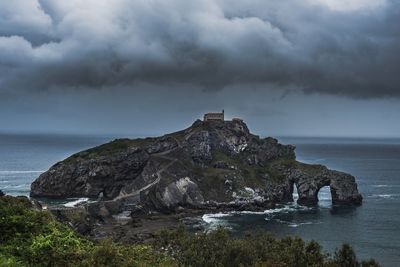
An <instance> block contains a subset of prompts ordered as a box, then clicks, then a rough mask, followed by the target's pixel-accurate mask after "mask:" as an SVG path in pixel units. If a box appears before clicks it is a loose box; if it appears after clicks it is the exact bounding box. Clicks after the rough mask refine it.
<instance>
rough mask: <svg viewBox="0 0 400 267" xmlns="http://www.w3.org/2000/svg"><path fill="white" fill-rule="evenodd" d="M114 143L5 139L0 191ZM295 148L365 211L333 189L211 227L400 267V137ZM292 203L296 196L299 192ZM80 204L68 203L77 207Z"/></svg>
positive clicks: (226, 217) (23, 187)
mask: <svg viewBox="0 0 400 267" xmlns="http://www.w3.org/2000/svg"><path fill="white" fill-rule="evenodd" d="M112 139H114V137H109V136H108V137H107V136H77V135H39V134H38V135H16V134H0V190H2V191H3V192H5V193H7V194H10V195H14V196H17V195H25V196H28V195H29V190H30V184H31V182H32V181H33V180H34V179H35V178H37V177H38V176H39V175H40V174H41V173H42V172H44V171H46V170H47V169H48V168H49V167H50V166H52V165H53V164H55V163H56V162H58V161H60V160H63V159H65V158H66V157H68V156H69V155H71V154H73V153H76V152H78V151H81V150H83V149H87V148H90V147H93V146H96V145H99V144H102V143H104V142H107V141H111V140H112ZM278 139H279V141H280V142H281V143H284V144H293V145H295V146H296V155H297V160H299V161H302V162H305V163H311V164H323V165H326V166H328V167H329V168H331V169H336V170H340V171H344V172H348V173H350V174H352V175H354V176H355V177H356V180H357V183H358V189H359V191H360V193H361V194H362V195H363V197H364V200H363V204H362V206H359V207H346V206H333V205H332V203H331V196H330V191H329V188H328V187H324V188H322V189H321V190H320V192H319V194H318V198H319V204H318V206H317V207H305V206H299V205H297V204H296V203H295V202H294V203H286V204H283V205H281V206H279V207H277V208H276V209H273V210H267V211H264V212H256V213H254V212H240V213H218V214H206V215H204V216H203V217H202V219H203V221H204V224H205V226H206V228H208V229H213V228H216V227H218V226H225V227H228V228H230V229H231V230H232V231H233V232H234V233H235V234H237V235H242V234H245V233H248V232H252V231H255V230H257V231H258V230H266V231H269V232H271V233H272V234H274V235H276V236H277V237H284V236H287V235H290V236H300V237H302V238H303V239H305V240H316V241H318V242H319V243H320V244H321V245H322V246H323V248H324V250H325V251H327V252H328V253H331V254H333V253H334V251H335V249H336V248H337V247H340V246H341V244H343V243H349V244H351V245H352V246H353V248H354V249H355V251H356V252H357V255H358V257H359V258H362V259H368V258H374V259H376V260H378V261H379V262H380V263H381V265H382V266H385V267H386V266H388V267H389V266H400V139H359V138H304V137H302V138H300V137H297V138H296V137H281V138H278ZM294 198H295V199H296V198H297V194H296V192H294ZM79 201H80V200H79V199H66V200H65V201H64V203H65V205H67V206H73V205H74V204H76V203H78V202H79Z"/></svg>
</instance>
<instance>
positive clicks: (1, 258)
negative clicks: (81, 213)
mask: <svg viewBox="0 0 400 267" xmlns="http://www.w3.org/2000/svg"><path fill="white" fill-rule="evenodd" d="M11 266H13V267H14V266H16V267H20V266H39V267H41V266H43V267H47V266H51V267H58V266H60V267H61V266H62V267H68V266H74V267H75V266H78V267H79V266H82V267H89V266H90V267H91V266H96V267H109V266H110V267H113V266H115V267H117V266H118V267H128V266H140V267H147V266H148V267H153V266H166V267H168V266H193V267H196V266H199V267H200V266H201V267H203V266H204V267H207V266H229V267H235V266H264V267H269V266H271V267H272V266H273V267H289V266H290V267H292V266H293V267H303V266H304V267H313V266H314V267H317V266H318V267H320V266H322V267H323V266H326V267H328V266H329V267H376V266H379V265H378V264H377V263H376V262H375V261H374V260H369V261H362V262H359V260H358V259H357V257H356V254H355V253H354V251H353V249H352V248H351V247H350V246H349V245H346V244H345V245H343V246H342V247H341V248H340V249H339V250H337V251H336V253H335V254H334V256H333V257H330V256H329V255H327V254H326V253H324V252H323V250H322V248H321V246H320V245H319V244H318V243H317V242H315V241H311V242H305V241H303V240H302V239H300V238H298V237H286V238H283V239H276V238H274V237H273V236H272V235H270V234H267V233H263V232H259V233H256V234H252V235H247V236H245V237H244V238H242V239H238V238H235V237H233V236H232V235H231V233H230V232H229V231H228V230H226V229H222V228H220V229H217V230H216V231H212V232H210V233H197V234H194V233H189V232H187V231H185V230H184V229H183V228H179V229H177V230H173V231H163V232H161V233H160V235H159V236H158V237H157V239H156V241H155V242H154V244H153V245H152V246H149V245H121V244H116V243H114V242H112V241H111V240H109V239H106V240H103V241H101V242H100V243H95V242H93V241H90V240H88V239H86V238H84V237H81V236H78V235H77V234H76V233H75V232H74V231H73V230H72V229H70V228H69V227H68V226H66V225H63V224H61V223H59V222H57V221H56V220H55V219H54V218H53V216H52V215H51V214H50V213H49V212H43V211H37V210H34V209H33V208H32V205H31V203H30V202H29V200H28V199H27V198H14V197H9V196H0V267H11Z"/></svg>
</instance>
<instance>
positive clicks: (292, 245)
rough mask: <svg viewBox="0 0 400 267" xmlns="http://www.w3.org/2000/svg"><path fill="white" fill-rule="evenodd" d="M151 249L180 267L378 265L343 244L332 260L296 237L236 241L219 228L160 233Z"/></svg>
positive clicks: (258, 236) (254, 236)
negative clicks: (359, 258) (361, 258)
mask: <svg viewBox="0 0 400 267" xmlns="http://www.w3.org/2000/svg"><path fill="white" fill-rule="evenodd" d="M154 246H155V247H156V248H158V249H159V250H162V251H165V252H167V253H168V254H169V255H171V257H173V258H175V259H176V260H177V261H178V263H179V264H180V265H182V266H194V267H195V266H199V267H200V266H205V267H207V266H210V267H211V266H274V267H313V266H314V267H317V266H318V267H319V266H326V267H328V266H329V267H346V266H349V267H350V266H362V267H367V266H370V267H376V266H379V265H378V264H377V263H376V262H375V261H374V260H370V261H368V262H362V263H359V262H358V261H357V258H356V256H355V253H354V251H353V249H352V248H351V247H350V246H349V245H343V247H342V248H341V249H340V250H338V251H337V252H336V253H335V255H334V257H333V258H332V257H329V255H328V254H326V253H325V252H323V251H322V248H321V246H320V245H319V244H318V243H317V242H315V241H310V242H305V241H303V240H302V239H301V238H299V237H285V238H283V239H276V238H274V237H273V236H272V235H270V234H267V233H263V232H258V233H255V234H252V235H247V236H245V237H244V238H242V239H238V238H234V237H233V236H232V235H231V233H230V232H229V231H228V230H226V229H223V228H219V229H217V230H215V231H212V232H209V233H196V234H193V233H189V232H187V231H185V230H184V229H183V228H180V229H178V230H174V231H163V232H161V233H160V235H159V236H158V238H157V240H156V242H155V243H154Z"/></svg>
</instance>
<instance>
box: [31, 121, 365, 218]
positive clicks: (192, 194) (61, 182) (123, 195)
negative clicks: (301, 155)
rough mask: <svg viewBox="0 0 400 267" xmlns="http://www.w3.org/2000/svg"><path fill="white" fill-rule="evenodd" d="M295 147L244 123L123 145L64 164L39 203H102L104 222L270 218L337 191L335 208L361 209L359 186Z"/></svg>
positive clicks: (39, 190)
mask: <svg viewBox="0 0 400 267" xmlns="http://www.w3.org/2000/svg"><path fill="white" fill-rule="evenodd" d="M294 150H295V147H294V146H291V145H282V144H279V143H278V141H277V140H276V139H273V138H270V137H268V138H260V137H259V136H257V135H254V134H252V133H250V131H249V129H248V128H247V125H246V124H245V123H244V122H243V121H241V120H233V121H206V122H204V121H200V120H197V121H195V122H194V123H193V124H192V125H191V126H190V127H189V128H187V129H185V130H182V131H179V132H175V133H171V134H167V135H164V136H161V137H155V138H145V139H117V140H114V141H112V142H110V143H107V144H104V145H101V146H98V147H95V148H92V149H89V150H85V151H82V152H79V153H77V154H74V155H72V156H71V157H69V158H67V159H65V160H64V161H61V162H58V163H57V164H55V165H54V166H52V167H51V168H50V169H49V170H48V171H47V172H45V173H43V174H42V175H40V177H39V178H37V179H36V180H35V181H34V182H33V183H32V186H31V196H32V197H48V198H67V197H88V198H92V199H96V200H99V201H96V202H94V203H91V204H90V205H89V209H92V210H93V212H97V213H100V214H103V215H104V216H107V215H112V214H117V213H121V212H130V213H131V214H143V213H149V212H153V211H157V212H162V213H173V212H176V211H178V210H182V209H196V210H197V209H198V210H201V209H204V210H208V209H218V210H264V209H266V208H270V207H273V205H274V204H276V203H282V202H288V201H293V197H292V195H293V188H294V186H296V188H297V191H298V194H299V199H298V202H299V203H300V204H308V205H314V204H316V203H317V202H318V192H319V190H320V189H321V188H322V187H324V186H329V187H330V189H331V194H332V202H333V204H361V202H362V197H361V195H360V194H359V192H358V190H357V184H356V181H355V178H354V177H353V176H351V175H349V174H346V173H342V172H338V171H333V170H329V169H328V168H326V167H324V166H322V165H310V164H304V163H300V162H298V161H296V157H295V153H294Z"/></svg>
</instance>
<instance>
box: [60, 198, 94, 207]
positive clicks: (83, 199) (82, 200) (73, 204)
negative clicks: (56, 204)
mask: <svg viewBox="0 0 400 267" xmlns="http://www.w3.org/2000/svg"><path fill="white" fill-rule="evenodd" d="M88 200H89V199H88V198H85V197H84V198H79V199H75V200H73V201H70V202H67V203H65V204H64V206H65V207H68V208H72V207H75V206H76V205H78V204H80V203H83V202H86V201H88Z"/></svg>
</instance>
